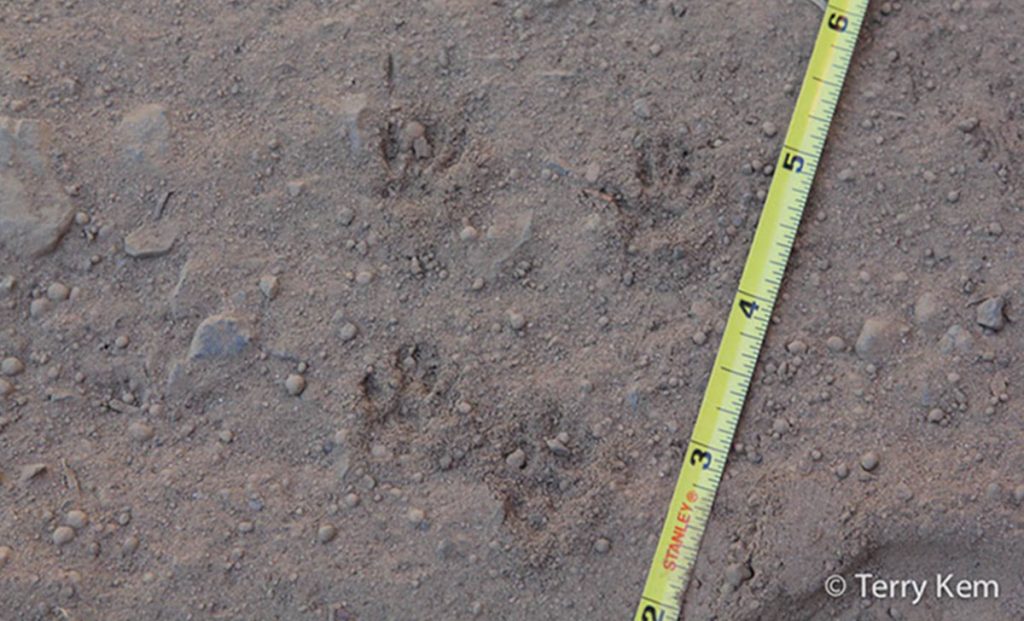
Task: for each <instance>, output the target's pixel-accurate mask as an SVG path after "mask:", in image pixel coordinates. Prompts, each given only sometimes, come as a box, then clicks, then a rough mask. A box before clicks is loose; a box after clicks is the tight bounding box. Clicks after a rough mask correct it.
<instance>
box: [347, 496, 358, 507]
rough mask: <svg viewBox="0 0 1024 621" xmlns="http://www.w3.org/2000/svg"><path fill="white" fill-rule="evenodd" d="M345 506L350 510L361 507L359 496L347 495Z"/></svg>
mask: <svg viewBox="0 0 1024 621" xmlns="http://www.w3.org/2000/svg"><path fill="white" fill-rule="evenodd" d="M345 506H346V507H348V508H349V509H354V508H355V507H358V506H359V494H356V493H355V492H350V493H348V494H346V495H345Z"/></svg>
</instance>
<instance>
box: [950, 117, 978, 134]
mask: <svg viewBox="0 0 1024 621" xmlns="http://www.w3.org/2000/svg"><path fill="white" fill-rule="evenodd" d="M980 124H981V121H979V120H978V117H975V116H969V117H966V118H963V119H960V121H959V122H957V124H956V127H957V129H959V130H960V131H962V132H963V133H965V134H969V133H971V132H973V131H974V130H975V129H977V128H978V125H980Z"/></svg>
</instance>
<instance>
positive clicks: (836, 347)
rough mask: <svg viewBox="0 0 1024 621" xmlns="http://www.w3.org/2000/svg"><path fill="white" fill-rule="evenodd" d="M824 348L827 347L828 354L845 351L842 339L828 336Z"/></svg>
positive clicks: (844, 343)
mask: <svg viewBox="0 0 1024 621" xmlns="http://www.w3.org/2000/svg"><path fill="white" fill-rule="evenodd" d="M825 346H826V347H828V350H829V351H830V352H833V353H836V354H838V353H840V352H841V351H843V350H844V349H846V342H844V341H843V339H842V337H839V336H830V337H828V340H826V341H825Z"/></svg>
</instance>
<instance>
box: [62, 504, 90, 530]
mask: <svg viewBox="0 0 1024 621" xmlns="http://www.w3.org/2000/svg"><path fill="white" fill-rule="evenodd" d="M64 523H65V524H67V525H68V526H70V527H71V528H73V529H75V530H80V529H82V528H84V527H85V525H86V524H88V523H89V516H88V515H86V513H85V511H81V510H79V509H72V510H71V511H68V513H67V515H65V516H64Z"/></svg>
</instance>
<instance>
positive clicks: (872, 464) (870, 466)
mask: <svg viewBox="0 0 1024 621" xmlns="http://www.w3.org/2000/svg"><path fill="white" fill-rule="evenodd" d="M878 461H879V459H878V453H876V452H874V451H868V452H867V453H864V454H863V455H861V456H860V467H861V468H863V469H864V471H865V472H871V471H872V470H874V469H875V468H877V467H878Z"/></svg>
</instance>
